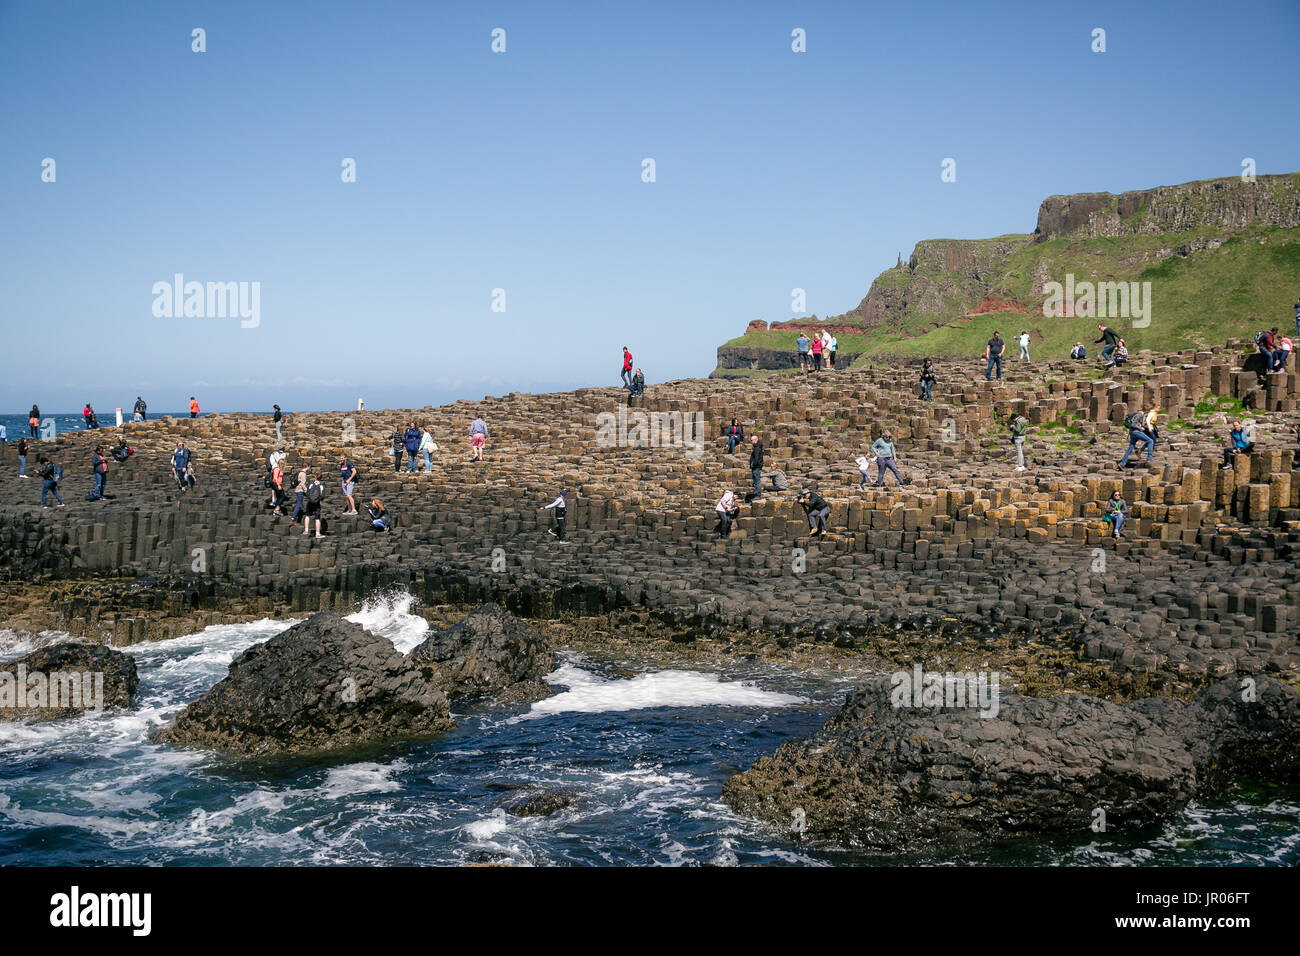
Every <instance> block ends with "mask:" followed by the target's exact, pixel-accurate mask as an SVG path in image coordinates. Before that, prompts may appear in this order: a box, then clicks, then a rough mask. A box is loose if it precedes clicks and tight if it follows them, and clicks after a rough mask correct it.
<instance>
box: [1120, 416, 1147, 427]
mask: <svg viewBox="0 0 1300 956" xmlns="http://www.w3.org/2000/svg"><path fill="white" fill-rule="evenodd" d="M1146 424H1147V417H1146V416H1145V415H1143V414H1142V413H1141V412H1129V413H1128V414H1127V415H1125V416H1124V427H1125V428H1129V429H1136V430H1137V431H1141V430H1142V429H1144V428H1145V427H1146Z"/></svg>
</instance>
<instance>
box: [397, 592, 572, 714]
mask: <svg viewBox="0 0 1300 956" xmlns="http://www.w3.org/2000/svg"><path fill="white" fill-rule="evenodd" d="M410 658H411V660H412V662H414V663H415V664H417V665H418V666H419V667H420V668H421V672H422V673H423V675H424V677H425V679H426V680H427V681H429V683H430V684H432V685H434V686H436V687H439V688H441V689H442V691H443V692H444V693H445V694H446V695H447V696H448V697H450V698H453V699H455V698H459V697H481V696H484V695H487V694H492V695H494V697H495V698H496V699H497V700H498V701H502V702H507V701H508V702H520V703H522V702H527V701H531V700H537V699H539V698H540V697H544V696H546V694H547V693H549V692H550V690H551V688H550V687H549V686H548V685H546V684H544V683H543V682H542V678H543V677H544V676H545V675H546V674H549V673H550V672H551V671H553V670H554V669H555V654H554V653H553V652H552V651H551V650H550V648H549V647H548V646H547V643H546V641H545V639H544V638H542V637H541V635H539V634H537V633H536V632H535V631H533V630H532V629H530V628H528V627H526V626H525V625H524V624H523V623H521V622H520V621H519V619H518V618H517V617H515V616H514V615H513V614H511V613H510V612H509V611H507V610H505V609H504V608H502V607H501V606H500V605H497V604H484V605H483V606H482V607H480V608H479V609H478V610H476V611H472V612H471V613H470V614H468V615H467V616H466V617H465V618H464V619H463V620H461V621H460V622H459V623H458V624H456V625H454V626H452V627H449V628H445V629H444V630H441V631H438V632H436V633H434V634H431V635H430V636H429V638H428V639H427V640H426V641H425V642H424V643H423V644H421V645H420V646H418V647H416V648H415V649H414V650H412V651H411V653H410Z"/></svg>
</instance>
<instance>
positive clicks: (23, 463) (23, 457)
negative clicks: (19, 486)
mask: <svg viewBox="0 0 1300 956" xmlns="http://www.w3.org/2000/svg"><path fill="white" fill-rule="evenodd" d="M18 477H19V478H28V477H30V476H29V475H28V474H27V439H26V438H20V439H18Z"/></svg>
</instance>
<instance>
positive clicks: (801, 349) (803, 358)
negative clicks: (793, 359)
mask: <svg viewBox="0 0 1300 956" xmlns="http://www.w3.org/2000/svg"><path fill="white" fill-rule="evenodd" d="M794 344H795V348H796V349H797V350H798V353H799V367H800V368H801V369H803V370H804V371H805V372H806V371H808V364H809V363H808V336H807V335H805V334H804V333H803V332H800V333H799V337H798V338H797V339H795V340H794Z"/></svg>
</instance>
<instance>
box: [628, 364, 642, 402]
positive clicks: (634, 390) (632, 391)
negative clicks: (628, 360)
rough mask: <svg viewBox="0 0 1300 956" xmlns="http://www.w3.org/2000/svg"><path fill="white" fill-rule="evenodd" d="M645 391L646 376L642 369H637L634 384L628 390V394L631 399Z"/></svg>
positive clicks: (633, 377) (633, 379)
mask: <svg viewBox="0 0 1300 956" xmlns="http://www.w3.org/2000/svg"><path fill="white" fill-rule="evenodd" d="M644 391H645V376H644V375H642V374H641V370H640V369H637V370H636V374H635V375H633V376H632V384H631V386H630V387H629V388H628V390H627V394H628V397H629V398H636V397H637V396H638V395H640V394H641V393H642V392H644Z"/></svg>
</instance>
